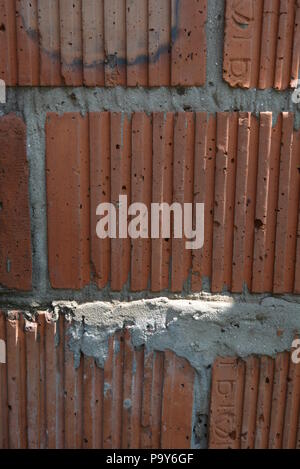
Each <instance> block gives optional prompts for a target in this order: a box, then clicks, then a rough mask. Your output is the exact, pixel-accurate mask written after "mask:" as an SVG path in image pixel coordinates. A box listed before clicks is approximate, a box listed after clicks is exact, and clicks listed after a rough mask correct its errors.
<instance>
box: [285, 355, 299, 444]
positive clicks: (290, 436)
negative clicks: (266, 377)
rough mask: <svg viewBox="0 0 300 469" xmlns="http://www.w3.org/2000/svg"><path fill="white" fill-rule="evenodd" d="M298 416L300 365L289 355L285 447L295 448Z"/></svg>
mask: <svg viewBox="0 0 300 469" xmlns="http://www.w3.org/2000/svg"><path fill="white" fill-rule="evenodd" d="M299 417H300V366H299V364H298V365H296V364H295V363H293V361H292V356H290V364H289V373H288V379H287V399H286V408H285V416H284V430H283V444H282V447H283V448H285V449H294V448H296V442H297V429H298V419H299Z"/></svg>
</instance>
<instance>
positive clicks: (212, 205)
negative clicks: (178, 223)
mask: <svg viewBox="0 0 300 469" xmlns="http://www.w3.org/2000/svg"><path fill="white" fill-rule="evenodd" d="M46 140H47V156H46V165H47V198H48V251H49V275H50V282H51V285H52V287H53V288H64V289H81V288H83V287H84V286H86V285H89V284H90V283H91V282H93V283H96V284H97V285H98V287H99V288H100V289H101V288H103V287H105V286H108V285H109V286H110V288H111V289H112V290H113V291H120V290H122V288H124V287H125V286H126V285H127V282H128V280H129V279H130V286H129V288H130V289H131V290H132V291H146V290H148V289H149V282H150V289H151V291H152V292H161V291H163V290H170V291H172V292H182V291H183V289H184V288H187V289H190V290H191V291H193V292H199V291H201V290H202V288H203V285H204V283H203V282H204V280H207V279H209V280H210V285H211V291H212V292H213V293H218V292H222V291H223V289H224V288H225V289H227V290H229V291H231V292H234V293H240V292H242V291H243V288H244V286H245V285H246V286H247V287H248V289H249V290H250V291H251V292H253V293H264V292H274V293H276V294H284V293H296V294H299V293H300V238H299V234H300V217H299V193H300V170H299V168H300V159H299V158H300V131H295V130H294V116H293V114H291V113H282V115H280V116H279V118H278V121H277V123H276V125H275V126H274V127H273V126H272V114H271V113H262V114H261V115H260V118H259V119H257V118H256V117H255V116H254V115H251V114H250V113H219V114H217V116H216V117H214V116H209V115H208V114H206V113H196V114H193V113H179V114H173V113H167V114H162V113H154V114H153V115H152V116H148V115H146V114H144V113H136V114H133V115H132V117H131V118H130V117H128V116H127V115H125V114H122V113H91V114H89V115H86V116H85V117H82V116H81V115H80V114H77V113H73V114H72V113H70V114H64V115H62V116H58V115H56V114H49V115H48V116H47V123H46ZM120 194H121V195H127V196H128V203H130V202H136V201H139V202H144V203H145V204H147V205H148V206H149V204H150V203H151V201H153V202H163V201H164V202H168V203H170V202H175V201H176V202H179V203H187V202H195V203H196V202H198V203H201V202H202V203H203V202H204V203H205V242H204V248H203V249H202V250H200V251H195V252H192V251H188V250H186V249H185V240H184V239H183V240H178V239H175V240H152V241H151V242H150V241H148V240H136V241H132V242H131V241H130V239H127V240H123V239H116V240H112V241H110V240H99V239H98V238H97V236H96V223H97V217H96V207H97V206H98V204H100V203H102V202H109V201H112V202H113V203H114V204H117V202H118V198H119V195H120Z"/></svg>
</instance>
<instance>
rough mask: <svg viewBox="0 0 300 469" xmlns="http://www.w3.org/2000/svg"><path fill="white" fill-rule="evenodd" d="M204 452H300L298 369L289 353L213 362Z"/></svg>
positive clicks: (220, 359)
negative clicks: (205, 450) (286, 450)
mask: <svg viewBox="0 0 300 469" xmlns="http://www.w3.org/2000/svg"><path fill="white" fill-rule="evenodd" d="M209 447H210V448H211V449H227V448H231V449H240V448H242V449H253V448H256V449H267V448H269V449H281V448H282V449H300V364H298V365H296V364H294V363H293V362H292V359H291V355H290V354H289V353H288V352H285V353H280V354H278V355H277V357H276V359H272V358H269V357H254V356H253V357H249V358H248V359H247V360H245V361H242V360H241V359H239V358H218V359H217V360H216V362H215V364H214V367H213V372H212V388H211V410H210V429H209Z"/></svg>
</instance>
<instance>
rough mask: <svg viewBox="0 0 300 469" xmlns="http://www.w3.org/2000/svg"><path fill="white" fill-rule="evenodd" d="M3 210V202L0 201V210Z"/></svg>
mask: <svg viewBox="0 0 300 469" xmlns="http://www.w3.org/2000/svg"><path fill="white" fill-rule="evenodd" d="M1 210H3V203H2V202H0V211H1Z"/></svg>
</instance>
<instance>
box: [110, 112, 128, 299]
mask: <svg viewBox="0 0 300 469" xmlns="http://www.w3.org/2000/svg"><path fill="white" fill-rule="evenodd" d="M120 195H122V196H127V202H128V206H129V205H130V203H131V197H130V195H131V122H130V121H129V119H128V118H127V116H126V115H125V114H121V113H113V114H111V203H112V204H113V205H114V206H115V208H116V213H117V239H112V240H111V289H112V290H113V291H120V290H122V288H123V287H124V285H125V284H126V283H127V281H128V277H129V271H130V246H131V242H130V238H129V237H128V235H127V232H126V233H124V236H125V235H126V236H127V238H126V239H125V238H122V236H119V235H120V228H122V227H121V226H120V225H119V214H120V209H121V210H122V211H123V210H124V216H125V217H126V220H124V221H125V222H126V221H127V209H126V207H125V206H123V207H119V196H120ZM125 224H126V223H125Z"/></svg>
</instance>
